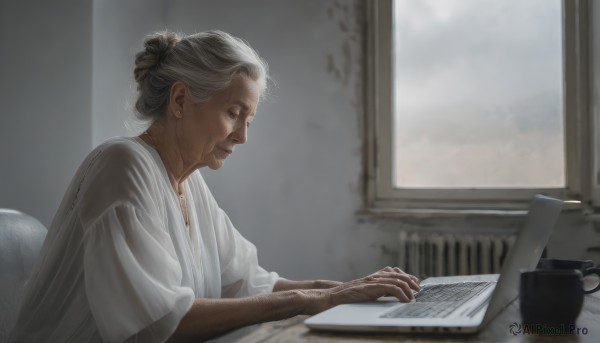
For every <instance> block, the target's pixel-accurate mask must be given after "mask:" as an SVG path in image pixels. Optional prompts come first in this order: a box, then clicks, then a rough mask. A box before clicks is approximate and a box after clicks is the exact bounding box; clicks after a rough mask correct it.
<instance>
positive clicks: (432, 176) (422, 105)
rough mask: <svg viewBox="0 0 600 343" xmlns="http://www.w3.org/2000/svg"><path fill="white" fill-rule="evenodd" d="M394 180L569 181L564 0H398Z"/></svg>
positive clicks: (446, 183)
mask: <svg viewBox="0 0 600 343" xmlns="http://www.w3.org/2000/svg"><path fill="white" fill-rule="evenodd" d="M394 4H395V6H396V9H395V14H396V16H395V34H396V37H395V39H396V46H397V48H396V58H395V60H396V66H395V68H396V70H395V72H396V117H395V124H394V126H395V129H396V139H395V144H394V147H395V152H394V155H395V157H396V161H395V168H396V170H395V176H396V180H395V184H396V185H397V186H401V187H492V188H497V187H561V186H563V185H564V183H565V180H564V178H565V176H564V175H565V174H564V143H563V139H564V137H563V118H562V116H563V111H562V106H563V103H562V94H563V91H562V43H561V39H562V38H561V35H562V34H561V4H560V0H501V1H499V0H419V1H414V0H396V1H394Z"/></svg>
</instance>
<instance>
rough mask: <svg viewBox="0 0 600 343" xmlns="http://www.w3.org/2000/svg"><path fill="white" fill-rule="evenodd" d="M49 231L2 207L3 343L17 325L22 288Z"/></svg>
mask: <svg viewBox="0 0 600 343" xmlns="http://www.w3.org/2000/svg"><path fill="white" fill-rule="evenodd" d="M46 232H47V229H46V227H44V225H42V223H40V222H39V221H38V220H37V219H35V218H33V217H32V216H29V215H27V214H25V213H21V212H19V211H15V210H9V209H2V208H0V343H2V342H6V341H7V340H8V334H9V333H10V330H11V329H12V328H13V326H14V324H15V321H16V319H17V318H16V317H17V311H18V309H19V304H20V302H21V298H22V296H23V288H24V287H23V286H24V284H25V281H27V278H28V277H29V274H30V273H31V270H32V268H33V265H34V263H35V260H36V259H37V256H38V253H39V252H40V248H41V247H42V243H43V242H44V238H45V237H46Z"/></svg>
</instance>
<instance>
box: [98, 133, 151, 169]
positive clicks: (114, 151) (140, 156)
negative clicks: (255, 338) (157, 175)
mask: <svg viewBox="0 0 600 343" xmlns="http://www.w3.org/2000/svg"><path fill="white" fill-rule="evenodd" d="M142 144H143V143H141V142H140V139H139V138H136V137H113V138H110V139H108V140H106V141H104V142H102V143H100V144H99V145H98V146H97V147H96V148H94V149H93V150H92V152H91V153H90V154H89V155H88V159H91V161H90V162H92V163H93V162H96V160H98V161H97V162H96V163H95V164H96V165H98V164H102V163H101V162H108V163H109V164H110V165H114V166H118V167H121V168H123V167H128V166H138V167H144V168H147V167H149V166H150V165H151V164H153V161H154V158H153V156H152V154H151V152H150V151H148V149H146V148H145V147H144V146H143V145H142ZM98 162H100V163H98Z"/></svg>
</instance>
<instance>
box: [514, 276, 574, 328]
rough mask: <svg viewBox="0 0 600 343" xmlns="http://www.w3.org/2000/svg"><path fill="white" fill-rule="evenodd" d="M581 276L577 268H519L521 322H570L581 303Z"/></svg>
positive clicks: (538, 323) (572, 322)
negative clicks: (525, 269)
mask: <svg viewBox="0 0 600 343" xmlns="http://www.w3.org/2000/svg"><path fill="white" fill-rule="evenodd" d="M583 296H584V290H583V276H582V274H581V272H580V271H579V270H577V269H536V270H533V271H526V272H521V286H520V290H519V302H520V308H521V318H522V320H523V324H534V325H540V324H541V325H548V326H560V325H567V326H568V325H573V324H575V321H576V319H577V316H578V315H579V312H580V311H581V307H582V306H583Z"/></svg>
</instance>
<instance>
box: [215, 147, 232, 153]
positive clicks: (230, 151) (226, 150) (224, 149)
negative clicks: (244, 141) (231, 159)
mask: <svg viewBox="0 0 600 343" xmlns="http://www.w3.org/2000/svg"><path fill="white" fill-rule="evenodd" d="M217 148H219V149H221V150H223V151H225V152H226V153H228V154H229V155H231V154H232V153H233V150H229V149H226V148H222V147H220V146H217Z"/></svg>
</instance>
